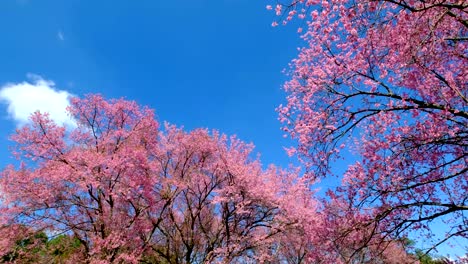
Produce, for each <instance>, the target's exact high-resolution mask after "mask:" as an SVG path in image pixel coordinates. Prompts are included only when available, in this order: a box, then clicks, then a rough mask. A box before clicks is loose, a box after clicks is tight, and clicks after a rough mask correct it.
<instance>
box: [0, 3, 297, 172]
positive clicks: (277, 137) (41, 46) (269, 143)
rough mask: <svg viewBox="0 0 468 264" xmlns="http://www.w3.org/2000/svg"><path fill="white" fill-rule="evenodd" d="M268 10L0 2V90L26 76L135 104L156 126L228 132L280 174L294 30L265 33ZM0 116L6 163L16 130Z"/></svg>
mask: <svg viewBox="0 0 468 264" xmlns="http://www.w3.org/2000/svg"><path fill="white" fill-rule="evenodd" d="M269 3H271V2H269V1H263V0H259V1H252V0H171V1H155V0H138V1H129V0H127V1H123V0H121V1H119V0H113V1H110V0H107V1H101V0H100V1H91V0H88V1H84V0H81V1H73V0H67V1H59V0H56V1H52V0H40V1H33V0H16V1H15V0H2V1H1V2H0V36H1V40H0V58H1V63H0V85H3V84H5V83H6V82H20V81H24V80H26V74H27V73H34V74H38V75H40V76H42V77H43V78H44V79H48V80H53V81H54V82H55V83H56V86H57V87H58V88H59V89H64V90H68V91H70V92H71V93H73V94H75V95H78V96H83V95H84V94H87V93H101V94H103V95H104V96H105V97H107V98H120V97H125V98H127V99H131V100H136V101H137V102H138V103H139V104H142V105H148V106H150V107H151V108H154V109H155V110H156V113H157V115H158V117H159V120H160V121H161V122H162V121H168V122H170V123H174V124H177V125H179V126H180V125H183V126H184V127H185V128H186V129H187V130H190V129H193V128H197V127H205V128H210V129H211V128H214V129H218V130H220V131H221V132H223V133H226V134H229V135H231V134H236V135H237V136H238V137H239V138H241V139H242V140H244V141H247V142H253V143H254V144H255V145H256V151H258V152H260V153H261V155H262V156H261V159H262V162H263V163H264V164H268V163H275V164H278V165H282V166H286V165H287V164H288V163H289V162H290V160H289V159H288V157H287V156H286V154H285V152H284V150H283V146H286V145H288V142H287V141H286V140H285V139H283V137H282V135H283V133H282V131H281V130H280V126H281V124H280V123H279V121H278V120H277V113H276V112H275V108H276V107H277V106H278V105H279V104H280V103H281V102H283V101H284V98H285V94H284V92H283V91H282V90H281V86H282V83H283V82H284V80H285V79H286V76H285V75H284V74H282V70H283V69H284V68H287V67H288V63H289V62H290V60H291V59H293V58H294V56H295V55H296V54H297V49H296V47H298V46H299V45H300V44H301V43H300V39H299V37H298V34H297V33H296V32H295V27H280V28H272V27H271V22H272V21H273V20H274V19H275V16H274V14H273V13H272V12H268V11H267V10H266V9H265V6H266V5H267V4H269ZM59 32H60V34H63V38H64V39H63V40H61V39H60V38H59V37H58V34H59ZM0 114H1V116H0V118H1V124H0V139H1V141H0V154H1V155H2V156H3V157H6V156H9V154H8V152H7V151H6V149H7V147H6V146H7V144H9V143H8V141H7V137H8V135H9V134H11V133H12V132H13V130H14V124H13V122H11V120H9V119H7V118H6V112H5V107H4V105H2V107H1V109H0ZM5 160H6V159H5V158H3V159H2V161H1V162H2V164H1V165H3V164H5Z"/></svg>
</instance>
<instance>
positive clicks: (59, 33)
mask: <svg viewBox="0 0 468 264" xmlns="http://www.w3.org/2000/svg"><path fill="white" fill-rule="evenodd" d="M57 38H58V39H59V40H60V41H64V40H65V36H64V35H63V32H62V31H61V30H59V31H58V32H57Z"/></svg>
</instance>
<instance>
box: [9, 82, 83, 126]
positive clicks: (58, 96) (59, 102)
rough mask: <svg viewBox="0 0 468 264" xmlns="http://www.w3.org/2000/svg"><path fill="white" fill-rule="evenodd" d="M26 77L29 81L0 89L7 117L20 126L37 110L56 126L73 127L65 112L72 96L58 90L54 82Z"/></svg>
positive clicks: (11, 84) (72, 122)
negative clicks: (47, 116) (48, 116)
mask: <svg viewBox="0 0 468 264" xmlns="http://www.w3.org/2000/svg"><path fill="white" fill-rule="evenodd" d="M28 77H29V79H30V81H25V82H21V83H8V84H6V85H3V86H1V87H0V101H2V102H4V103H6V105H7V112H8V115H9V117H10V118H12V119H13V120H14V121H15V122H16V124H17V125H18V126H21V125H24V124H26V123H27V122H29V116H30V115H31V113H33V112H35V111H37V110H39V111H41V112H48V113H49V114H50V117H51V118H52V119H53V120H54V121H55V122H56V123H57V124H60V125H65V126H68V127H70V126H71V127H73V126H74V125H75V123H74V121H73V120H72V119H71V118H70V117H69V116H68V114H67V112H66V107H67V106H68V105H69V103H70V97H72V94H71V93H69V92H67V91H63V90H58V89H57V88H56V87H55V83H54V82H52V81H49V80H44V79H43V78H42V77H40V76H37V75H28Z"/></svg>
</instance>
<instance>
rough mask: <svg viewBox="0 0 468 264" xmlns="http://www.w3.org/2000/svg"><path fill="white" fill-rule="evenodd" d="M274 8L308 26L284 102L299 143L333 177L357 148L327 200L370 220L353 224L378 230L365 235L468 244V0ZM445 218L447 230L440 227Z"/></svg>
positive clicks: (316, 2) (330, 0)
mask: <svg viewBox="0 0 468 264" xmlns="http://www.w3.org/2000/svg"><path fill="white" fill-rule="evenodd" d="M267 8H268V9H274V10H275V11H276V14H277V15H278V16H279V20H280V21H278V22H279V23H282V24H287V23H288V22H289V21H292V20H293V19H294V18H297V20H299V21H302V22H301V25H302V26H304V29H302V28H301V29H300V30H299V31H300V32H302V37H303V39H304V41H305V43H306V47H304V48H302V49H301V50H300V52H299V55H298V56H297V58H296V59H294V60H293V61H292V63H291V70H290V76H291V79H290V80H289V81H288V82H287V83H286V84H285V90H286V92H287V93H288V97H287V104H285V105H284V106H280V107H279V110H278V111H279V113H280V119H281V121H282V122H283V123H284V125H285V126H284V130H285V131H286V132H287V133H289V134H290V136H291V137H292V138H294V139H296V140H297V142H298V146H297V148H295V149H294V150H292V151H293V152H295V153H297V154H298V156H299V157H300V158H301V160H302V161H303V163H304V164H305V165H306V166H307V168H308V173H309V176H310V177H326V176H328V175H330V174H331V170H330V167H331V166H333V164H334V163H333V161H334V160H336V158H337V157H340V153H342V152H343V148H348V149H350V150H351V152H352V153H357V154H359V158H358V161H357V162H355V163H353V164H350V166H349V168H348V170H347V172H346V173H345V175H344V177H343V184H342V186H341V187H340V188H338V189H337V190H335V191H334V192H330V199H329V200H328V201H327V203H330V204H331V207H336V206H341V207H342V208H343V210H344V209H346V210H348V211H349V212H350V213H355V214H360V215H361V217H363V219H361V220H360V221H358V222H356V223H354V224H353V225H352V226H351V227H350V229H353V228H356V229H362V228H364V229H367V230H370V231H369V232H370V233H369V234H368V236H367V240H366V239H365V240H364V242H366V243H370V242H371V241H372V240H373V239H374V238H376V237H379V238H380V240H382V239H384V240H385V239H390V240H395V239H400V238H402V237H404V236H407V235H408V234H412V235H414V234H419V235H421V239H424V240H427V241H431V243H430V246H428V247H427V248H426V250H427V251H430V250H433V249H434V248H436V247H437V246H438V245H440V244H443V243H446V242H447V243H450V240H452V239H453V238H457V239H461V241H465V242H466V241H467V240H466V239H467V236H468V220H467V210H468V166H467V162H468V157H467V153H468V108H467V106H468V2H467V1H463V0H428V1H423V0H374V1H371V0H296V1H286V0H285V1H278V2H276V3H275V4H274V5H273V6H267ZM277 24H278V23H277V22H276V23H274V25H277ZM341 214H343V212H341ZM436 222H438V225H437V226H443V230H439V231H437V232H436V233H438V235H436V236H432V235H434V232H432V231H434V230H431V228H432V227H433V225H432V224H433V223H436ZM440 223H442V224H440ZM350 234H353V232H350ZM441 234H442V235H441ZM366 243H363V245H364V244H366ZM376 243H377V242H376ZM428 244H429V243H425V245H428ZM356 249H361V247H359V246H358V247H356Z"/></svg>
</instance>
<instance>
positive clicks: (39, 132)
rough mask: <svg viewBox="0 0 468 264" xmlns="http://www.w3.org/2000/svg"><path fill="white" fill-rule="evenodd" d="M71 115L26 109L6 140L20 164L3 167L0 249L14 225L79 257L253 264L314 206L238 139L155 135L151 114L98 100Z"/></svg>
mask: <svg viewBox="0 0 468 264" xmlns="http://www.w3.org/2000/svg"><path fill="white" fill-rule="evenodd" d="M68 111H69V112H70V114H71V116H72V117H73V118H74V120H75V121H76V123H77V127H76V128H74V129H72V131H68V130H66V129H65V128H64V127H60V126H57V125H56V124H55V123H54V122H53V121H52V120H51V119H50V118H49V117H48V115H47V114H42V113H35V114H33V115H32V117H31V124H30V125H27V126H25V127H23V128H21V129H19V130H18V131H17V133H16V134H15V135H14V136H13V137H12V138H13V140H14V141H16V142H17V143H18V146H17V148H16V155H17V156H18V157H19V158H20V159H21V160H22V161H23V163H22V165H21V166H20V168H18V169H17V168H15V167H14V166H9V167H8V168H6V169H5V170H4V171H3V172H2V173H1V178H0V188H1V195H2V207H1V210H2V214H1V217H2V219H1V221H2V222H1V223H0V224H1V225H2V226H3V227H4V228H3V229H2V230H3V231H2V238H1V239H0V256H1V255H3V254H4V253H5V252H6V251H8V249H9V248H11V243H13V242H14V241H15V240H16V239H17V235H15V233H17V232H16V231H15V230H16V229H15V228H14V227H15V226H23V227H25V228H26V227H27V228H31V230H37V231H41V230H44V231H45V232H47V233H50V234H60V233H66V234H68V235H71V236H73V237H74V238H77V239H79V241H80V242H81V244H82V246H83V247H84V249H85V253H84V254H85V256H86V259H82V261H83V262H92V263H110V262H113V263H135V262H138V261H140V260H146V261H148V262H152V263H160V262H163V263H214V262H243V263H245V262H262V261H267V260H268V259H269V258H271V256H270V255H271V251H272V247H273V245H274V244H275V243H276V241H275V239H276V237H277V234H278V233H281V232H284V231H285V230H289V229H291V228H294V226H295V224H296V223H297V222H298V221H297V219H296V218H294V215H298V214H295V213H291V212H300V211H304V209H305V208H308V209H312V208H313V207H314V206H315V205H314V203H313V202H311V200H310V199H311V195H310V192H309V190H308V189H307V188H305V185H304V184H302V183H301V181H300V180H297V172H296V171H295V170H291V171H286V170H280V169H278V168H275V167H273V166H270V167H269V168H268V169H266V170H263V169H262V166H261V164H260V162H259V161H258V160H256V159H253V158H252V157H251V152H252V148H253V147H252V145H248V144H245V143H243V142H241V141H239V140H238V139H236V138H235V137H231V138H227V137H226V136H225V135H221V134H219V133H218V132H216V131H213V132H212V133H209V132H208V131H207V130H205V129H197V130H194V131H192V132H189V133H187V132H184V131H182V130H181V129H178V128H176V127H174V126H170V125H166V126H165V129H164V130H163V131H161V130H159V125H158V123H157V121H155V119H154V114H153V112H152V111H151V110H150V109H146V108H140V107H139V106H138V105H137V104H136V103H134V102H130V101H125V100H111V101H105V100H104V99H103V98H102V97H100V96H97V95H91V96H88V97H86V98H85V99H77V98H75V99H73V101H72V104H71V106H70V107H69V109H68ZM280 208H286V209H285V210H280ZM288 215H290V216H288ZM309 216H310V220H312V219H313V216H312V215H309ZM81 254H82V253H81Z"/></svg>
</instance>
